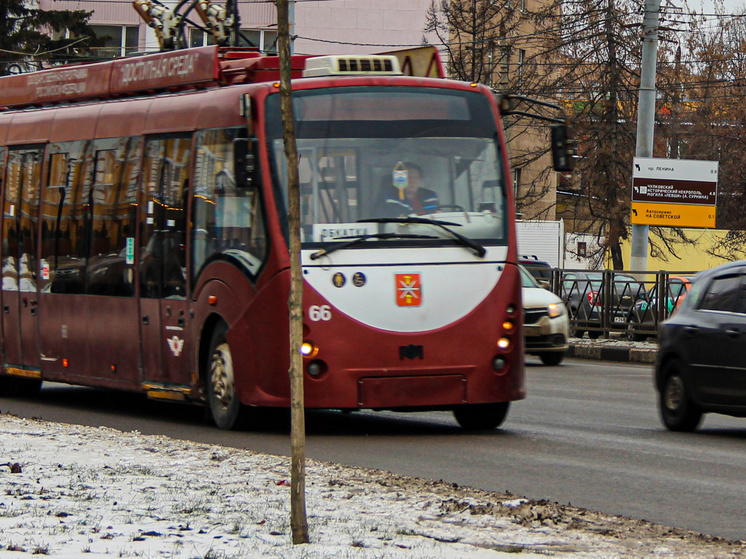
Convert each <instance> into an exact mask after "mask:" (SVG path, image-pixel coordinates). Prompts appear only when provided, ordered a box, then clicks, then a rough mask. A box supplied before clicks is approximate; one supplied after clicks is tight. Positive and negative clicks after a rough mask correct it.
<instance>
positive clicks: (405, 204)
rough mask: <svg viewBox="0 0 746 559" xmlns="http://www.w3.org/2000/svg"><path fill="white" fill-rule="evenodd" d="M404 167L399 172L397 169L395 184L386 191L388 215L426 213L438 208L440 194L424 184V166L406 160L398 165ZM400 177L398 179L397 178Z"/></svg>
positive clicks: (386, 210)
mask: <svg viewBox="0 0 746 559" xmlns="http://www.w3.org/2000/svg"><path fill="white" fill-rule="evenodd" d="M399 167H403V168H402V169H400V170H399V171H398V172H397V170H396V169H395V173H394V176H395V179H394V181H393V182H394V184H392V185H390V186H388V187H387V188H386V192H385V209H384V212H385V214H386V215H387V216H388V217H400V216H406V215H412V214H415V215H424V214H426V213H433V212H434V211H436V210H437V209H438V205H439V203H438V195H437V194H436V193H435V192H434V191H432V190H430V189H427V188H423V187H421V186H420V184H422V168H421V167H420V166H419V165H417V164H416V163H411V162H405V163H402V164H399V165H397V168H399ZM397 179H398V180H397Z"/></svg>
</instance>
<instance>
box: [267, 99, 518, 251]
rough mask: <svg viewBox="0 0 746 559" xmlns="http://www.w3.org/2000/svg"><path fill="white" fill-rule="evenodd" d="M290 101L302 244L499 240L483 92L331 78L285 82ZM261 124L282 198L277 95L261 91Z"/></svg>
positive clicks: (500, 190)
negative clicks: (316, 85)
mask: <svg viewBox="0 0 746 559" xmlns="http://www.w3.org/2000/svg"><path fill="white" fill-rule="evenodd" d="M293 104H294V111H295V123H296V124H295V126H296V137H297V145H298V153H299V156H300V161H299V167H300V183H301V184H300V188H301V224H302V230H301V237H302V239H301V240H302V242H303V243H304V246H305V247H306V248H315V247H318V248H320V249H321V248H325V247H328V245H329V244H330V243H335V242H349V241H350V240H352V239H358V238H359V239H361V240H362V241H364V242H355V243H350V244H349V247H350V248H358V247H367V246H371V245H372V244H384V245H385V246H389V245H391V244H399V245H401V244H406V245H409V246H411V245H413V244H414V245H419V244H423V243H424V244H430V245H433V244H441V245H452V244H454V241H459V237H461V242H460V243H459V244H461V245H464V243H463V240H464V239H466V240H468V241H475V242H476V243H477V244H478V245H493V246H494V245H504V244H506V243H507V233H506V231H507V229H506V227H507V220H506V215H507V214H506V194H505V180H504V179H505V172H504V169H503V166H502V159H501V157H502V156H501V153H500V144H499V141H498V132H497V125H496V122H495V117H494V115H493V113H492V111H491V108H490V103H489V100H488V98H487V97H485V96H484V95H483V94H481V93H477V92H472V91H463V90H450V89H437V88H415V87H337V88H329V89H320V90H300V91H295V92H294V93H293ZM267 123H268V124H267V129H268V130H267V132H268V142H269V150H270V153H271V155H272V157H273V160H274V161H273V163H274V165H275V169H276V172H275V176H276V177H278V179H279V181H280V185H279V189H280V192H281V193H282V195H283V196H284V199H285V200H286V199H287V170H286V162H285V157H284V151H283V142H282V125H281V119H280V96H279V94H274V95H271V96H270V97H269V98H268V100H267ZM413 216H416V217H418V218H421V219H408V218H409V217H413ZM433 220H434V221H439V222H443V224H442V225H441V226H436V225H438V224H433V223H432V221H433ZM467 246H468V245H467Z"/></svg>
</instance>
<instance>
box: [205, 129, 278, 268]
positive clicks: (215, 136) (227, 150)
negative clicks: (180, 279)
mask: <svg viewBox="0 0 746 559" xmlns="http://www.w3.org/2000/svg"><path fill="white" fill-rule="evenodd" d="M240 133H241V129H240V128H219V129H214V130H202V131H200V132H198V133H197V152H196V153H197V160H196V164H195V176H194V181H195V183H194V194H193V196H194V201H193V204H192V222H193V224H194V226H193V229H192V273H193V277H194V279H196V276H197V275H199V273H200V271H201V269H202V268H203V267H204V266H205V265H206V264H209V262H210V261H211V259H213V258H214V257H216V256H218V255H221V254H223V255H226V256H230V257H232V258H234V259H236V260H238V261H239V262H240V263H241V264H242V265H244V266H245V267H246V268H247V269H248V270H249V272H250V273H252V274H255V273H257V272H258V271H259V268H260V267H261V265H262V262H263V260H264V258H265V257H266V253H267V241H266V231H265V226H264V216H263V213H262V209H261V196H260V195H259V190H258V184H259V181H258V179H257V178H254V180H253V181H252V185H253V186H252V187H246V185H237V184H236V180H235V172H234V169H233V162H234V159H233V139H234V138H236V137H238V136H239V134H240Z"/></svg>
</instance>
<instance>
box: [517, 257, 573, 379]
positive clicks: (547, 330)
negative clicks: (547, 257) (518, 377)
mask: <svg viewBox="0 0 746 559" xmlns="http://www.w3.org/2000/svg"><path fill="white" fill-rule="evenodd" d="M519 268H520V269H521V288H522V289H521V295H522V297H523V338H524V340H525V345H526V353H528V354H529V355H538V356H539V359H541V362H542V363H544V365H559V364H560V363H561V362H562V359H563V358H564V357H565V352H566V351H567V348H568V339H569V331H570V317H569V315H568V314H567V309H566V308H565V305H564V303H563V302H562V299H560V298H559V297H557V296H556V295H555V294H554V293H552V292H551V291H549V290H547V289H544V288H543V287H541V286H540V285H539V284H538V283H537V282H536V280H535V279H534V277H533V276H532V275H531V274H529V273H528V272H527V271H526V269H525V268H524V267H523V266H520V265H519Z"/></svg>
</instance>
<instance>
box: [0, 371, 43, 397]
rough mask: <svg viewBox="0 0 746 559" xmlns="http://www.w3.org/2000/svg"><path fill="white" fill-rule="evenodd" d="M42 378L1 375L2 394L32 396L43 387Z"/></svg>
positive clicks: (0, 392)
mask: <svg viewBox="0 0 746 559" xmlns="http://www.w3.org/2000/svg"><path fill="white" fill-rule="evenodd" d="M41 382H42V381H41V380H40V379H35V378H17V377H7V376H3V377H0V395H2V396H6V397H20V398H31V397H33V396H36V395H37V394H38V393H39V390H40V389H41Z"/></svg>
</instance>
